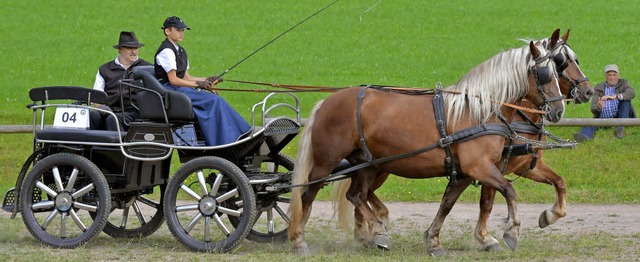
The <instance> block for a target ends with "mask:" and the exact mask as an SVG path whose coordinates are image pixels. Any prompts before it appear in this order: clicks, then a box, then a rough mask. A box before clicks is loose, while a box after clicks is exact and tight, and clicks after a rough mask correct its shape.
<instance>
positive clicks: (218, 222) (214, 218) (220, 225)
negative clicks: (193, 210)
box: [213, 214, 231, 236]
mask: <svg viewBox="0 0 640 262" xmlns="http://www.w3.org/2000/svg"><path fill="white" fill-rule="evenodd" d="M213 220H215V221H216V224H218V227H219V228H220V230H222V232H224V234H225V235H227V236H228V235H230V234H231V231H229V229H228V228H227V226H225V225H224V223H222V219H220V217H219V216H218V214H213Z"/></svg>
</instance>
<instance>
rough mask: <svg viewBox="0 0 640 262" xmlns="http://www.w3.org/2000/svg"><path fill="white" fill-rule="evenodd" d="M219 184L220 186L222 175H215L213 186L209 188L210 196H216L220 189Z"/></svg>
mask: <svg viewBox="0 0 640 262" xmlns="http://www.w3.org/2000/svg"><path fill="white" fill-rule="evenodd" d="M220 184H222V175H221V174H218V175H216V180H215V181H213V185H212V186H211V195H212V196H215V195H216V194H218V189H220Z"/></svg>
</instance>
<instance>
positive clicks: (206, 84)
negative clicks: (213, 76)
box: [196, 80, 211, 90]
mask: <svg viewBox="0 0 640 262" xmlns="http://www.w3.org/2000/svg"><path fill="white" fill-rule="evenodd" d="M196 85H198V86H197V87H198V88H200V89H206V90H211V82H210V81H208V80H204V81H196Z"/></svg>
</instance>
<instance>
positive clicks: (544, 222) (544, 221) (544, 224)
mask: <svg viewBox="0 0 640 262" xmlns="http://www.w3.org/2000/svg"><path fill="white" fill-rule="evenodd" d="M549 225H550V223H549V221H548V220H547V211H546V210H545V211H543V212H542V214H540V218H539V219H538V226H539V227H540V228H545V227H547V226H549Z"/></svg>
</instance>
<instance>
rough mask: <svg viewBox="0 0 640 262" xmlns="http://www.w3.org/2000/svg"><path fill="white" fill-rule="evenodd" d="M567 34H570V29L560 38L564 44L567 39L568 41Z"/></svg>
mask: <svg viewBox="0 0 640 262" xmlns="http://www.w3.org/2000/svg"><path fill="white" fill-rule="evenodd" d="M569 32H571V29H567V32H566V33H564V35H563V36H562V41H564V42H565V43H566V42H567V39H569Z"/></svg>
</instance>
